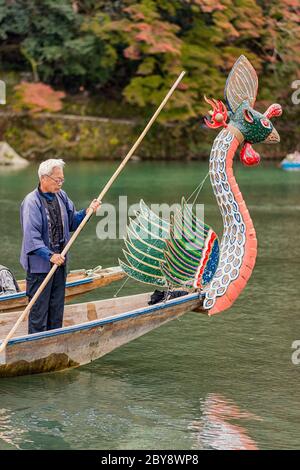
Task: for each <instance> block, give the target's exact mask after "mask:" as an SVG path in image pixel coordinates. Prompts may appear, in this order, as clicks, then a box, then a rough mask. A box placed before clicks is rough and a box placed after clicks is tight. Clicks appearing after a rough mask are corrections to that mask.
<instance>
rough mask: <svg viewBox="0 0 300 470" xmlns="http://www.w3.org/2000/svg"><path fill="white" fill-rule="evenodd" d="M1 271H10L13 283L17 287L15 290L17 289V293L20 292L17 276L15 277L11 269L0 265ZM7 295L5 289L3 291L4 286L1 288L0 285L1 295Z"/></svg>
mask: <svg viewBox="0 0 300 470" xmlns="http://www.w3.org/2000/svg"><path fill="white" fill-rule="evenodd" d="M0 271H8V272H9V273H10V274H11V277H12V278H13V281H14V285H15V288H16V291H17V292H20V287H19V286H18V283H17V281H16V278H15V276H14V275H13V273H12V272H11V270H10V269H8V268H6V267H5V266H2V264H0ZM3 293H4V294H5V292H4V289H3V286H1V284H0V294H3Z"/></svg>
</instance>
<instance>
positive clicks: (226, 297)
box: [203, 128, 257, 314]
mask: <svg viewBox="0 0 300 470" xmlns="http://www.w3.org/2000/svg"><path fill="white" fill-rule="evenodd" d="M240 143H241V140H240V139H238V138H237V137H236V135H235V134H234V130H233V129H232V130H230V129H229V128H225V129H223V130H222V131H221V132H220V133H219V134H218V136H217V137H216V139H215V141H214V143H213V147H212V150H211V154H210V163H209V168H210V179H211V184H212V187H213V191H214V194H215V197H216V200H217V203H218V206H219V208H220V212H221V215H222V218H223V224H224V230H223V236H222V240H221V244H220V259H219V264H218V268H217V271H216V273H215V275H214V278H213V280H212V282H211V283H210V284H209V285H208V286H207V287H205V288H204V292H205V294H206V296H205V300H204V304H203V306H204V308H205V309H206V310H209V313H210V314H214V313H217V312H219V311H223V310H225V309H227V308H229V307H230V306H231V305H232V303H233V302H234V300H235V299H236V298H237V297H238V296H239V294H240V292H241V291H242V290H243V288H244V287H245V286H246V284H247V281H248V279H249V278H250V276H251V273H252V270H253V267H254V265H255V259H256V252H257V250H256V247H257V240H256V234H255V229H254V226H253V223H252V220H251V218H250V215H249V212H248V209H247V207H246V205H245V202H244V200H243V197H242V195H241V193H240V190H239V187H238V185H237V183H236V180H235V177H234V175H233V170H232V164H233V157H234V154H235V152H236V150H237V148H238V146H239V145H240Z"/></svg>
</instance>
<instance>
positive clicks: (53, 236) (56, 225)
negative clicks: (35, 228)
mask: <svg viewBox="0 0 300 470" xmlns="http://www.w3.org/2000/svg"><path fill="white" fill-rule="evenodd" d="M42 201H43V205H44V207H45V210H46V214H47V219H48V224H49V240H50V245H51V249H52V250H53V251H54V253H60V252H61V251H62V250H63V248H64V228H63V223H62V217H61V210H60V205H59V202H58V199H57V197H56V196H54V198H53V199H52V200H51V201H50V200H49V199H46V198H45V197H42Z"/></svg>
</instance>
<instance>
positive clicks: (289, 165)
mask: <svg viewBox="0 0 300 470" xmlns="http://www.w3.org/2000/svg"><path fill="white" fill-rule="evenodd" d="M281 168H283V169H284V170H300V163H293V162H283V163H281Z"/></svg>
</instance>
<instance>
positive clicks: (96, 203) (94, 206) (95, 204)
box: [89, 199, 101, 213]
mask: <svg viewBox="0 0 300 470" xmlns="http://www.w3.org/2000/svg"><path fill="white" fill-rule="evenodd" d="M100 206H101V202H99V201H98V199H94V200H93V201H92V202H91V204H90V205H89V209H92V210H93V212H94V213H95V212H96V211H97V209H98V207H100Z"/></svg>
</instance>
